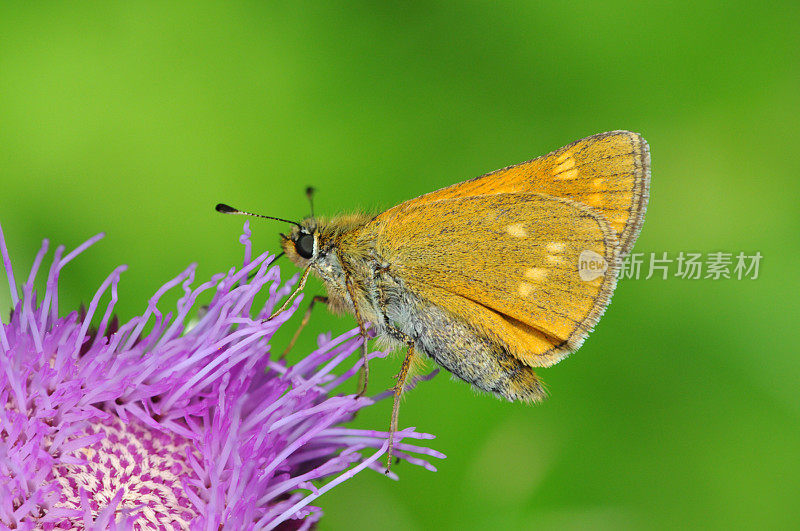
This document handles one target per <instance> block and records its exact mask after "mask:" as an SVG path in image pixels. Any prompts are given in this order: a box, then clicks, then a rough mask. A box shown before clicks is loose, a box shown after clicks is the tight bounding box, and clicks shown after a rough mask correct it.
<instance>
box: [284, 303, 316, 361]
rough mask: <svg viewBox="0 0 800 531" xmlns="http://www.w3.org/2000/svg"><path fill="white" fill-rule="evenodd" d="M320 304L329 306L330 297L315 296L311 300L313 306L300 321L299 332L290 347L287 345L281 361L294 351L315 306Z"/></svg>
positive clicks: (290, 342)
mask: <svg viewBox="0 0 800 531" xmlns="http://www.w3.org/2000/svg"><path fill="white" fill-rule="evenodd" d="M318 302H321V303H323V304H328V297H324V296H322V295H315V296H314V298H313V299H311V304H309V305H308V310H306V313H305V315H304V316H303V320H302V321H300V326H299V327H298V328H297V332H295V333H294V336H292V340H291V341H289V345H287V347H286V350H284V351H283V354H281V357H280V359H284V358H285V357H286V355H287V354H288V353H289V351H290V350H292V347H294V344H295V343H297V339H298V338H299V337H300V332H302V331H303V329H304V328H305V327H306V325H307V324H308V322H309V321H310V320H311V310H313V309H314V305H315V304H316V303H318Z"/></svg>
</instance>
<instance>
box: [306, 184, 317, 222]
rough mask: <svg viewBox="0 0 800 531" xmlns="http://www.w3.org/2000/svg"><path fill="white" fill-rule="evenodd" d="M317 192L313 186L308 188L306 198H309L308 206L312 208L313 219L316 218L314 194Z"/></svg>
mask: <svg viewBox="0 0 800 531" xmlns="http://www.w3.org/2000/svg"><path fill="white" fill-rule="evenodd" d="M315 191H316V190H315V189H314V187H313V186H309V187H307V188H306V197H308V204H309V205H310V206H311V218H312V219H316V218H314V192H315Z"/></svg>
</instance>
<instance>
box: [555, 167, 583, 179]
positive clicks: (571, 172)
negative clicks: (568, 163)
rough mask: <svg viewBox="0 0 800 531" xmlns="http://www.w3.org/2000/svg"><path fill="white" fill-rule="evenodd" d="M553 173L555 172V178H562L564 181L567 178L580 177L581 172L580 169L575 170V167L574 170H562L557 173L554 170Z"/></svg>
mask: <svg viewBox="0 0 800 531" xmlns="http://www.w3.org/2000/svg"><path fill="white" fill-rule="evenodd" d="M553 173H554V175H553V178H554V179H559V180H562V181H565V180H567V179H575V178H576V177H578V175H580V172H579V171H578V170H574V169H573V170H567V171H565V172H561V173H556V172H553Z"/></svg>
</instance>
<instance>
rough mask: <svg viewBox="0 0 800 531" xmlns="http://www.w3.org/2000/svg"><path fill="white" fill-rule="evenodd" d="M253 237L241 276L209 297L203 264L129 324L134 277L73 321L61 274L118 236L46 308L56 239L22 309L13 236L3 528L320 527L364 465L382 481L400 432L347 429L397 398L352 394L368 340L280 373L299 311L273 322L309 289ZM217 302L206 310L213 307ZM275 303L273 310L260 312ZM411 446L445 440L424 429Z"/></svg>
mask: <svg viewBox="0 0 800 531" xmlns="http://www.w3.org/2000/svg"><path fill="white" fill-rule="evenodd" d="M249 236H250V232H249V228H248V224H247V223H245V228H244V234H243V235H242V237H241V238H240V241H241V242H242V244H243V245H244V246H245V258H244V266H243V267H242V268H240V269H237V268H231V270H230V271H229V272H228V273H227V274H218V275H215V276H213V277H212V278H211V280H209V281H208V282H205V283H202V284H200V285H199V286H197V287H192V283H193V281H194V275H195V266H194V265H192V266H190V267H189V268H188V269H186V270H185V271H184V272H182V273H181V274H180V275H178V276H177V277H175V278H174V279H172V280H171V281H169V282H167V283H166V284H165V285H164V286H163V287H162V288H161V289H159V290H158V291H157V292H156V294H155V295H153V297H152V298H151V299H150V301H149V303H148V305H147V310H146V311H145V312H144V314H143V315H141V316H138V317H134V318H133V319H131V320H130V321H129V322H127V323H125V324H123V325H121V326H120V325H119V324H118V323H117V321H116V319H115V318H112V311H113V309H114V304H115V303H116V301H117V285H118V283H119V280H120V274H121V273H122V272H123V271H124V270H125V266H120V267H118V268H117V269H115V270H114V271H113V272H112V273H111V275H110V276H109V277H108V278H107V279H106V280H105V281H104V282H103V283H102V285H101V286H100V289H99V290H98V291H97V293H96V294H95V295H94V297H93V298H92V300H91V303H90V304H89V307H88V309H86V310H85V312H78V311H75V312H72V313H70V314H68V315H66V316H63V317H62V316H59V313H58V278H59V274H60V272H61V270H62V269H63V268H64V266H65V265H67V264H68V263H69V262H70V261H71V260H72V259H73V258H75V257H76V256H77V255H78V254H80V253H81V252H82V251H84V250H85V249H86V248H87V247H89V246H90V245H92V244H94V243H95V242H96V241H97V240H99V239H100V238H101V237H102V234H101V235H97V236H95V237H94V238H91V239H90V240H88V241H87V242H86V243H84V244H83V245H81V246H79V247H78V248H77V249H75V250H74V251H72V252H70V253H68V254H66V255H64V247H63V246H61V247H59V248H58V249H56V251H55V257H54V259H53V264H52V266H51V267H50V271H49V274H48V276H47V283H46V289H45V291H44V296H43V297H42V298H41V300H39V299H38V298H37V296H36V293H35V292H34V289H33V284H34V280H35V279H36V275H37V272H38V270H39V268H40V266H41V263H42V259H43V258H44V256H45V254H46V253H47V249H48V242H47V240H45V241H44V243H43V245H42V248H41V250H40V251H39V253H38V254H37V255H36V259H35V261H34V264H33V267H32V269H31V272H30V274H29V275H28V278H27V280H26V281H25V283H24V284H22V295H21V297H20V296H19V295H18V293H17V287H16V282H15V280H14V273H13V271H12V268H11V260H10V258H9V256H8V250H7V248H6V245H5V240H4V239H3V234H2V230H0V251H2V257H3V264H4V266H5V270H6V274H7V276H8V281H9V286H10V288H11V299H12V303H13V306H14V307H13V310H12V312H11V317H10V319H9V323H8V324H4V323H0V524H2V527H4V528H7V527H10V528H16V529H33V528H37V529H42V528H43V529H62V528H66V529H84V528H125V529H127V528H136V529H164V528H167V529H173V528H174V529H221V528H224V529H237V530H238V529H274V528H276V527H278V526H280V527H281V528H291V529H308V528H310V527H311V526H313V524H314V523H315V522H316V521H317V520H318V519H319V518H320V516H321V514H322V512H321V510H320V508H319V507H316V506H314V505H312V502H314V500H315V499H316V498H317V497H318V496H320V495H322V494H324V493H325V492H326V491H328V490H330V489H331V488H333V487H335V486H336V485H338V484H339V483H341V482H342V481H345V480H346V479H348V478H350V477H352V476H354V475H355V474H357V473H358V472H360V471H362V470H363V469H365V468H372V469H374V470H377V471H381V472H382V471H383V467H382V465H380V464H379V458H380V456H381V455H382V454H384V453H385V452H386V449H387V445H388V434H387V433H386V432H383V431H370V430H357V429H353V428H348V427H346V424H347V422H349V421H350V420H351V419H352V418H353V416H354V415H355V413H356V412H357V411H359V410H360V409H362V408H364V407H367V406H369V405H371V404H373V403H375V400H376V399H379V398H382V397H384V396H386V395H387V393H384V394H383V395H379V396H378V397H372V398H368V397H358V396H356V395H341V394H335V390H336V389H337V387H338V386H339V385H340V384H342V383H343V382H345V381H347V380H348V379H350V378H351V377H353V376H354V375H355V374H357V372H358V369H359V367H360V363H361V360H360V356H359V355H358V350H359V349H358V347H359V345H360V341H361V340H360V338H359V337H358V329H357V328H356V329H354V330H352V331H350V332H348V333H346V334H344V335H342V336H340V337H338V338H335V339H331V338H330V336H329V335H328V336H321V337H320V339H319V348H318V349H317V350H315V351H314V352H312V353H311V354H310V355H308V356H307V357H305V358H304V359H302V360H300V361H299V362H298V363H297V364H295V365H287V364H286V363H285V362H284V361H280V360H276V359H274V358H276V357H275V356H272V358H273V359H270V358H271V357H270V352H271V349H270V344H269V340H270V338H271V337H272V335H273V334H274V333H275V331H276V330H277V329H278V328H279V327H280V326H281V325H282V324H283V323H284V322H286V320H287V319H289V317H290V316H291V314H292V313H293V312H294V311H295V310H296V309H297V305H298V303H299V300H298V301H296V302H295V303H294V305H293V306H292V307H291V309H290V310H287V311H286V312H284V313H282V314H280V315H279V316H277V317H276V318H275V319H273V320H271V321H264V320H263V319H265V318H266V317H267V316H269V315H270V311H271V310H272V309H273V308H274V307H275V305H276V302H277V301H278V300H280V299H281V298H283V297H285V296H286V295H287V294H288V293H289V291H290V289H291V286H292V284H293V283H294V282H296V277H295V278H294V279H292V280H291V281H289V282H288V283H286V284H285V285H283V286H281V282H280V274H279V269H278V268H277V267H270V263H271V261H272V260H273V259H274V257H272V256H269V257H268V254H267V253H264V254H262V255H261V256H259V257H257V258H255V259H252V260H251V246H250V240H249ZM248 277H250V278H249V279H248ZM175 288H179V289H181V290H183V296H182V297H181V298H180V300H179V301H178V303H177V308H176V310H175V312H174V313H173V312H170V313H166V314H164V313H162V312H161V310H159V308H158V306H157V303H158V301H159V298H160V297H161V296H162V295H163V294H164V293H165V292H167V291H168V290H170V289H175ZM212 289H213V290H216V291H215V292H214V294H213V298H212V300H211V302H210V304H209V305H208V307H207V308H205V309H204V310H205V311H201V312H198V311H197V309H196V306H197V305H196V301H197V298H198V296H199V295H200V294H201V293H203V292H205V291H207V290H212ZM264 289H265V290H266V292H267V293H268V294H269V296H268V300H267V302H266V304H265V305H264V306H263V307H262V308H257V309H256V308H253V304H254V303H253V298H254V297H255V295H256V294H257V293H258V292H260V291H262V290H264ZM101 300H102V301H105V302H103V303H101ZM193 314H200V316H199V317H198V318H197V319H196V320H194V321H192V320H191V319H192V318H191V317H190V316H191V315H193ZM93 322H94V323H97V324H96V326H93V325H92V324H91V323H93ZM146 327H149V328H147V329H148V330H149V332H146V333H145V328H146ZM354 353H355V354H354ZM351 355H353V358H352V359H351V358H350V356H351ZM383 356H384V354H383V353H380V352H374V353H372V354H371V355H370V357H372V358H375V357H383ZM349 359H350V361H348V360H349ZM353 360H357V361H353ZM340 366H343V367H344V368H343V369H342V370H338V368H339V367H340ZM345 369H346V370H345ZM337 370H338V372H339V373H340V374H336V371H337ZM402 438H406V439H431V438H432V436H431V435H428V434H425V433H418V432H416V431H414V428H407V429H405V430H402V431H400V432H398V433H397V439H398V440H400V439H402ZM396 447H397V450H398V451H397V452H396V455H397V457H399V458H402V459H405V460H407V461H408V462H409V463H413V464H416V465H420V466H422V467H424V468H426V469H428V470H435V468H434V467H433V465H431V464H430V463H429V462H428V461H427V460H426V458H425V457H426V456H427V457H438V458H441V457H444V456H443V455H442V454H441V453H439V452H437V451H435V450H431V449H428V448H425V447H420V446H415V445H412V444H407V443H406V444H404V443H402V442H401V443H400V444H397V445H396ZM362 450H367V451H366V455H364V454H362V453H361V451H362ZM408 452H413V453H417V454H421V455H422V457H413V456H411V455H409V453H408Z"/></svg>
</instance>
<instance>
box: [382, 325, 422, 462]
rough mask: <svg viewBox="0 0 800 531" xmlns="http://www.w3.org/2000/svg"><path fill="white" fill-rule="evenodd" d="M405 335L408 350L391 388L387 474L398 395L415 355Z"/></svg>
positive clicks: (398, 401) (406, 378) (395, 427)
mask: <svg viewBox="0 0 800 531" xmlns="http://www.w3.org/2000/svg"><path fill="white" fill-rule="evenodd" d="M395 331H396V332H397V333H399V334H402V332H400V331H399V330H396V329H395ZM403 335H405V334H403ZM405 337H406V343H407V344H408V352H407V353H406V357H405V358H404V359H403V364H402V365H401V366H400V372H399V373H398V375H397V383H396V384H395V386H394V388H393V389H392V391H393V394H394V398H393V401H392V420H391V422H390V423H389V449H388V450H387V452H386V474H388V473H389V471H390V470H391V469H392V452H393V450H394V434H395V433H397V417H398V413H399V412H400V396H401V395H402V394H403V389H404V388H405V386H406V380H408V371H409V369H410V368H411V364H412V363H413V360H414V356H415V350H414V342H413V340H412V339H411V338H410V337H408V336H405Z"/></svg>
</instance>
